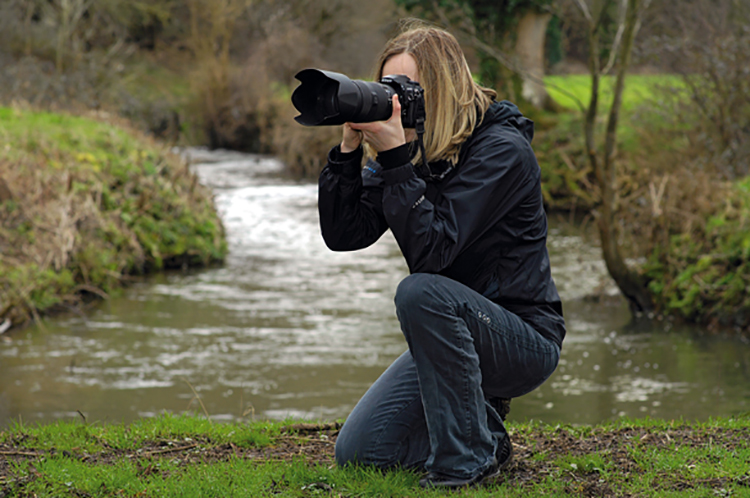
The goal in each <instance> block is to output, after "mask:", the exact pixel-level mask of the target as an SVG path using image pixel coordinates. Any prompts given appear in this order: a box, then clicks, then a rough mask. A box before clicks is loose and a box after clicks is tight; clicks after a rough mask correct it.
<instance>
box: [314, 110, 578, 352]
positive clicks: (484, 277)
mask: <svg viewBox="0 0 750 498" xmlns="http://www.w3.org/2000/svg"><path fill="white" fill-rule="evenodd" d="M533 134H534V124H533V122H532V121H530V120H529V119H526V118H524V117H523V116H522V114H521V113H520V112H519V110H518V108H517V107H516V106H515V105H513V104H512V103H510V102H507V101H503V102H496V103H493V104H492V106H491V107H490V108H489V110H488V111H487V113H486V114H485V117H484V119H483V121H482V123H481V124H480V125H479V126H478V127H477V129H476V130H475V131H474V133H473V134H472V136H471V137H470V138H469V140H467V141H466V143H464V145H463V146H462V149H461V154H460V158H459V161H458V163H457V165H456V167H455V168H454V169H453V170H451V171H450V172H449V173H448V174H447V175H446V176H445V177H444V178H443V179H442V180H437V181H430V180H428V181H425V179H423V178H422V176H421V174H420V173H419V172H418V170H417V168H415V167H414V165H413V164H412V163H411V161H410V154H409V152H408V148H407V146H403V147H399V148H397V149H393V150H391V151H386V152H384V153H382V154H380V155H379V156H378V158H377V159H378V160H377V162H376V161H372V160H371V161H368V162H367V164H366V165H365V167H364V169H362V168H361V167H360V166H361V162H362V150H361V148H360V149H359V150H357V151H355V152H351V153H348V154H343V153H341V151H340V149H339V147H338V146H337V147H334V149H333V150H331V152H330V154H329V156H328V165H327V166H326V167H325V168H324V169H323V171H322V172H321V174H320V179H319V194H318V195H319V199H318V209H319V212H320V226H321V230H322V233H323V238H324V239H325V242H326V244H327V245H328V247H329V248H330V249H332V250H334V251H351V250H356V249H361V248H364V247H367V246H369V245H371V244H373V243H374V242H375V241H377V240H378V239H379V238H380V236H381V235H383V233H384V232H385V231H386V230H387V229H389V228H390V229H391V232H393V235H394V236H395V238H396V241H397V242H398V245H399V247H400V248H401V251H402V253H403V254H404V257H405V258H406V262H407V264H408V266H409V270H410V271H411V272H412V273H417V272H419V273H436V274H440V275H444V276H446V277H449V278H452V279H454V280H457V281H458V282H461V283H463V284H464V285H467V286H468V287H470V288H471V289H474V290H475V291H477V292H479V293H480V294H483V295H484V296H485V297H487V298H489V299H490V300H492V301H494V302H496V303H497V304H499V305H501V306H503V307H504V308H505V309H507V310H509V311H511V312H513V313H515V314H516V315H518V316H519V317H520V318H521V319H523V320H524V321H526V322H527V323H528V324H530V325H531V326H532V327H534V329H536V330H537V331H538V332H539V333H540V334H542V335H543V336H544V337H546V338H548V339H551V340H553V341H555V342H556V343H557V344H558V345H562V341H563V338H564V337H565V322H564V320H563V316H562V305H561V303H560V297H559V295H558V293H557V289H556V287H555V284H554V282H553V281H552V277H551V275H550V263H549V255H548V253H547V245H546V242H547V217H546V215H545V212H544V208H543V205H542V191H541V172H540V169H539V165H538V163H537V161H536V157H535V156H534V152H533V151H532V149H531V145H530V142H531V138H532V137H533ZM441 166H444V164H435V165H433V164H430V167H431V168H437V169H440V168H441Z"/></svg>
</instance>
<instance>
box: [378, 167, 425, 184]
mask: <svg viewBox="0 0 750 498" xmlns="http://www.w3.org/2000/svg"><path fill="white" fill-rule="evenodd" d="M381 166H382V165H381ZM412 178H419V177H418V176H417V174H416V173H415V172H414V166H412V164H411V162H408V163H406V164H405V165H403V166H401V167H398V168H392V169H384V170H383V183H385V185H387V186H391V185H396V184H397V183H403V182H405V181H407V180H411V179H412Z"/></svg>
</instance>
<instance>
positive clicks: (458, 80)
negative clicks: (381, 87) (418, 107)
mask: <svg viewBox="0 0 750 498" xmlns="http://www.w3.org/2000/svg"><path fill="white" fill-rule="evenodd" d="M400 54H409V55H411V56H412V57H413V58H414V61H415V62H416V64H417V70H418V72H419V84H420V85H421V86H422V88H424V96H425V111H426V118H425V134H424V142H425V152H426V154H427V161H428V162H432V161H437V160H448V161H450V162H451V163H453V164H455V163H456V161H457V160H458V153H459V151H460V149H461V144H463V142H464V141H466V139H467V138H469V136H470V135H471V134H472V132H473V131H474V128H475V127H476V126H477V125H478V124H479V123H481V121H482V119H483V118H484V114H485V112H486V111H487V109H488V108H489V106H490V104H491V103H492V101H493V100H494V99H495V97H496V96H497V93H496V92H495V91H494V90H492V89H489V88H484V87H482V86H480V85H478V84H477V83H475V82H474V79H473V78H472V75H471V69H469V64H468V63H467V62H466V57H465V56H464V53H463V50H461V46H460V45H459V44H458V41H457V40H456V38H455V37H454V36H453V35H452V34H450V33H448V32H447V31H445V30H442V29H439V28H436V27H434V26H431V25H428V24H426V23H423V22H409V23H408V24H406V25H405V30H404V31H403V32H402V33H401V34H399V35H397V36H396V37H394V38H393V39H391V40H390V41H389V42H388V43H387V44H386V45H385V47H384V48H383V51H382V53H381V55H380V58H379V59H378V63H377V65H376V71H375V79H380V78H382V77H383V76H385V75H384V74H382V72H383V66H384V65H385V63H386V62H387V61H388V60H389V59H390V58H391V57H393V56H396V55H400ZM415 161H416V159H415Z"/></svg>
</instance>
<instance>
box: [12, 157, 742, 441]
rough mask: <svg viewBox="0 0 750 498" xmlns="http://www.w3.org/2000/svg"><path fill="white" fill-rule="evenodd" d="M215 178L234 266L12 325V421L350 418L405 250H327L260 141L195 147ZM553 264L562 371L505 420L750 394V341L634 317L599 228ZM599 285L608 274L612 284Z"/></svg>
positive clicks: (559, 242) (714, 406) (560, 241)
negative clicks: (258, 152)
mask: <svg viewBox="0 0 750 498" xmlns="http://www.w3.org/2000/svg"><path fill="white" fill-rule="evenodd" d="M191 155H192V157H193V160H194V162H195V164H194V165H193V168H194V170H195V171H196V172H197V173H198V174H199V175H200V176H201V178H202V179H203V181H204V182H205V183H206V184H208V185H210V186H211V187H212V188H213V189H214V191H215V193H216V202H217V206H218V208H219V210H220V212H221V215H222V218H223V220H224V223H225V226H226V229H227V234H228V240H229V246H230V253H229V257H228V259H227V261H226V264H225V265H223V266H221V267H217V268H210V269H204V270H200V271H191V272H188V273H167V274H163V275H158V276H155V277H152V278H149V279H146V280H144V281H143V282H140V283H137V284H135V285H133V286H132V287H130V288H129V289H127V290H126V291H125V292H124V294H123V295H122V296H120V297H117V298H113V299H111V300H109V301H107V302H104V303H103V304H101V305H100V306H98V307H97V308H96V309H95V310H93V311H91V312H89V313H87V314H86V315H85V316H78V315H73V316H65V317H60V318H55V319H50V320H45V327H44V329H41V328H39V327H32V328H29V329H26V330H24V331H22V332H20V333H14V334H13V335H11V336H10V337H4V338H3V340H2V341H0V427H2V426H4V425H6V424H7V423H9V421H10V420H13V419H16V420H17V419H19V418H22V419H23V420H27V421H34V420H39V421H51V420H54V419H58V418H67V417H79V415H78V412H79V411H80V412H81V413H82V414H84V415H85V416H86V417H87V419H88V420H89V421H93V420H97V421H126V422H127V421H131V420H134V419H136V418H138V417H143V416H153V415H156V414H158V413H160V412H162V411H164V410H167V411H171V412H177V413H180V412H183V411H185V410H197V411H202V409H201V408H200V407H199V404H198V402H197V400H196V393H197V394H198V395H199V396H200V398H201V401H202V402H203V404H204V406H205V407H206V410H207V411H208V412H209V414H210V415H211V417H212V418H213V419H214V420H239V419H250V418H253V417H254V418H256V419H258V418H261V419H262V418H274V419H281V418H286V417H304V418H311V419H324V420H331V419H337V418H343V417H345V416H346V415H347V414H348V412H349V411H350V410H351V408H352V407H353V406H354V404H355V403H356V402H357V400H358V399H359V397H360V396H361V395H362V394H363V393H364V391H365V390H366V389H367V387H368V386H369V385H370V384H371V383H372V382H373V381H374V380H375V379H376V378H377V376H378V375H379V374H380V373H381V372H382V371H383V370H384V369H385V368H386V367H387V366H388V365H389V364H390V362H391V361H393V360H394V359H395V358H396V357H397V356H398V355H400V354H401V353H402V352H403V351H405V350H406V345H405V342H404V340H403V338H402V335H401V332H400V330H399V326H398V321H397V320H396V317H395V312H394V307H393V295H394V293H395V289H396V286H397V284H398V282H399V281H400V280H401V279H402V278H403V277H405V276H406V275H407V269H406V265H405V264H404V262H403V259H402V257H401V256H400V253H399V250H398V247H397V245H396V243H395V241H394V240H393V238H392V236H391V235H390V234H386V235H385V236H384V237H383V239H382V240H380V241H379V242H378V243H377V244H375V245H374V246H372V247H370V248H368V249H365V250H362V251H357V252H350V253H333V252H331V251H329V250H328V249H327V248H326V247H325V245H324V243H323V241H322V239H321V237H320V234H319V228H318V220H317V211H316V197H317V187H316V185H314V184H309V183H298V182H294V181H290V180H286V179H284V178H283V177H282V176H281V175H280V166H279V164H278V163H277V162H276V161H275V160H273V159H271V158H264V157H258V156H250V155H242V154H237V153H227V152H206V151H200V150H193V151H191ZM549 248H550V255H551V258H552V264H553V276H554V278H555V280H556V282H557V284H558V288H559V290H560V294H561V296H562V298H563V301H564V308H565V314H566V320H567V323H568V337H567V338H566V340H565V344H564V347H563V353H562V359H561V364H560V367H559V368H558V370H557V372H556V373H555V374H554V375H553V376H552V378H550V380H549V381H548V382H547V383H546V384H545V385H543V386H542V387H541V388H539V389H538V390H537V391H535V392H533V393H531V394H529V395H527V396H524V397H522V398H518V399H516V400H514V401H513V404H512V411H511V418H515V419H520V420H524V419H530V418H533V419H540V420H544V421H546V422H551V423H554V422H563V423H596V422H601V421H604V420H610V419H613V418H617V417H620V416H625V415H627V416H632V417H636V416H645V415H649V416H654V417H663V418H668V419H672V418H686V419H700V420H705V419H707V418H709V417H711V416H716V415H732V414H738V413H742V412H746V411H747V410H748V406H750V382H748V380H749V379H750V348H748V345H747V344H746V343H745V342H743V341H741V340H739V339H736V338H728V337H715V336H704V335H702V334H701V331H700V330H698V329H695V328H688V327H676V326H674V325H673V324H672V323H671V322H669V321H658V320H655V321H653V322H647V323H639V324H635V325H634V324H632V323H631V320H630V316H629V313H628V311H627V308H626V307H625V305H624V303H623V302H622V301H621V300H620V299H617V298H609V299H603V300H601V301H600V302H592V301H590V300H587V299H585V297H586V296H589V295H591V294H592V293H595V292H598V293H599V294H602V293H603V294H605V295H606V294H607V293H612V289H613V287H612V283H611V282H610V281H609V280H608V278H607V276H606V271H605V269H604V265H603V263H602V261H601V258H600V255H599V250H598V248H597V247H596V245H595V243H594V242H592V238H591V237H589V236H588V235H587V234H586V230H581V229H580V228H577V227H575V226H572V225H570V224H568V223H564V222H560V221H557V220H555V219H554V218H553V219H551V230H550V240H549ZM602 289H603V290H602Z"/></svg>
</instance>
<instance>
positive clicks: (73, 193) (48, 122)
mask: <svg viewBox="0 0 750 498" xmlns="http://www.w3.org/2000/svg"><path fill="white" fill-rule="evenodd" d="M0 220H1V221H2V225H1V226H0V321H2V320H3V319H7V320H10V321H11V322H12V323H14V324H21V323H24V322H26V321H28V320H29V319H31V318H32V317H33V318H38V317H39V316H40V315H41V314H44V313H47V312H49V311H54V310H55V309H60V308H68V307H71V306H76V305H77V304H79V303H80V302H81V301H82V300H84V299H85V298H86V296H92V295H95V296H101V297H106V296H107V295H108V294H109V293H111V292H115V291H117V289H118V288H120V287H121V286H122V285H123V283H124V282H125V281H126V280H127V276H128V275H132V274H137V273H144V272H149V271H153V270H160V269H162V268H168V267H181V266H182V267H184V266H195V265H205V264H209V263H210V262H213V261H220V260H221V259H223V257H224V255H225V254H226V242H225V240H224V232H223V228H222V224H221V221H220V219H219V217H218V215H217V213H216V210H215V208H214V205H213V199H212V196H211V192H210V191H209V190H208V189H206V188H204V187H202V186H201V185H200V184H199V183H198V181H197V177H196V176H195V175H193V174H192V173H191V172H190V171H189V170H188V168H187V165H186V164H184V163H183V162H182V161H181V160H180V159H179V158H177V157H176V156H173V155H172V154H170V153H169V152H168V151H167V150H166V148H165V147H164V146H163V145H160V144H158V143H156V142H154V141H152V140H150V139H149V138H147V137H146V136H144V135H142V134H140V133H138V132H136V131H135V130H133V129H131V128H130V127H129V126H128V125H127V124H126V123H123V122H118V121H117V120H116V119H114V118H112V117H108V116H106V115H102V114H100V115H96V116H93V117H82V116H72V115H65V114H55V113H48V112H37V111H33V110H29V109H21V108H0Z"/></svg>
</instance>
